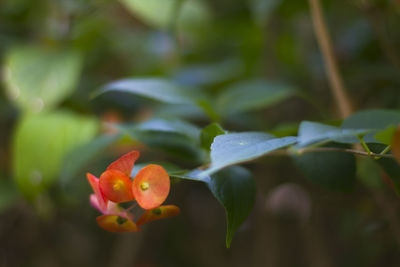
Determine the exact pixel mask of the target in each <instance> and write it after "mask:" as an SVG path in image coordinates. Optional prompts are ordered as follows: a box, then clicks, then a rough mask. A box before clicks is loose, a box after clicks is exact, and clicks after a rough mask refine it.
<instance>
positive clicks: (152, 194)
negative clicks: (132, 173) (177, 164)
mask: <svg viewBox="0 0 400 267" xmlns="http://www.w3.org/2000/svg"><path fill="white" fill-rule="evenodd" d="M169 188H170V181H169V175H168V173H167V172H166V171H165V170H164V168H163V167H161V166H160V165H155V164H150V165H148V166H146V167H144V168H143V169H141V170H140V171H139V172H138V174H137V175H136V177H135V179H133V182H132V192H133V195H134V196H135V198H136V201H137V202H138V203H139V205H140V206H141V207H142V208H143V209H146V210H149V209H154V208H156V207H158V206H160V205H161V204H162V203H163V202H164V201H165V199H166V198H167V196H168V193H169Z"/></svg>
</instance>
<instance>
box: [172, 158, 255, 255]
mask: <svg viewBox="0 0 400 267" xmlns="http://www.w3.org/2000/svg"><path fill="white" fill-rule="evenodd" d="M200 174H201V171H199V170H195V171H192V172H188V173H185V174H171V177H175V178H179V179H186V180H192V181H199V182H204V183H206V184H207V186H208V188H209V189H210V191H211V192H212V194H213V195H214V197H215V198H216V199H217V200H218V201H219V203H221V205H222V206H223V207H224V208H225V212H226V220H227V232H226V246H227V247H228V248H229V247H230V244H231V242H232V238H233V235H234V234H235V232H236V230H237V229H238V228H239V227H240V225H241V224H242V223H243V222H244V221H245V220H246V218H247V217H248V216H249V214H250V212H251V210H252V209H253V206H254V202H255V195H256V184H255V181H254V178H253V175H252V174H251V172H249V171H248V170H246V169H245V168H243V167H240V166H232V167H229V168H226V169H224V170H222V171H221V172H218V173H217V174H214V175H212V176H211V177H210V176H205V177H201V175H200Z"/></svg>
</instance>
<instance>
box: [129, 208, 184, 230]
mask: <svg viewBox="0 0 400 267" xmlns="http://www.w3.org/2000/svg"><path fill="white" fill-rule="evenodd" d="M179 213H181V210H180V209H179V208H178V207H177V206H175V205H165V206H160V207H158V208H155V209H152V210H147V211H146V212H145V213H143V215H142V216H141V217H140V218H139V220H137V222H136V224H137V225H138V226H140V225H143V224H145V223H148V222H151V221H155V220H158V219H163V218H167V217H172V216H177V215H179Z"/></svg>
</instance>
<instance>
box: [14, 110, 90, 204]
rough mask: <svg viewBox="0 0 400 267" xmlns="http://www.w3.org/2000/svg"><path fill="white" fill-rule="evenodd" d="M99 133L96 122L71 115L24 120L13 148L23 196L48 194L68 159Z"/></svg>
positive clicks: (60, 114) (50, 115)
mask: <svg viewBox="0 0 400 267" xmlns="http://www.w3.org/2000/svg"><path fill="white" fill-rule="evenodd" d="M97 131H98V122H97V121H96V120H94V119H92V118H86V117H81V116H78V115H74V114H72V113H67V112H61V111H59V112H52V113H49V114H48V113H43V114H42V113H41V114H39V115H29V116H26V117H24V118H22V120H21V121H20V124H19V125H18V127H17V129H16V133H15V139H14V144H13V171H14V179H15V180H16V183H17V185H18V188H19V189H20V190H21V192H22V193H23V194H24V195H25V196H27V197H28V198H34V197H35V196H37V195H38V194H40V193H41V192H43V191H44V190H46V189H47V188H48V187H49V186H50V185H52V184H53V183H54V182H55V181H56V179H57V178H58V176H59V173H60V168H61V166H62V162H63V159H64V157H65V155H66V154H67V153H69V152H70V151H71V150H72V149H74V148H76V147H78V146H80V145H82V144H84V143H86V142H88V141H89V140H91V139H92V138H93V137H94V136H95V134H96V133H97Z"/></svg>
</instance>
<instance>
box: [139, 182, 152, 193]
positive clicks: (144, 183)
mask: <svg viewBox="0 0 400 267" xmlns="http://www.w3.org/2000/svg"><path fill="white" fill-rule="evenodd" d="M149 187H150V185H149V183H148V182H143V183H141V184H140V189H142V190H143V191H146V190H147V189H149Z"/></svg>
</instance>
